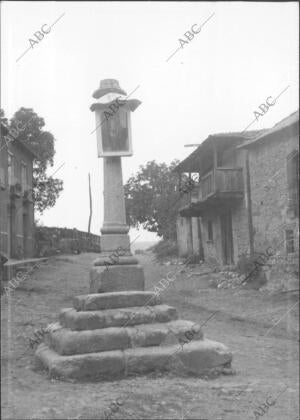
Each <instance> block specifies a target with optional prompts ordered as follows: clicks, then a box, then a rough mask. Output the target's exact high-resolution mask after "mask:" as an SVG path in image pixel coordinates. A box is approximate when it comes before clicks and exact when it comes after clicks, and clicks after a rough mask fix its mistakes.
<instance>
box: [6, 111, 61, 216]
mask: <svg viewBox="0 0 300 420" xmlns="http://www.w3.org/2000/svg"><path fill="white" fill-rule="evenodd" d="M1 122H2V123H3V124H4V125H5V126H6V127H7V128H8V130H9V132H13V133H17V136H16V137H15V138H16V139H18V140H20V141H21V142H23V143H24V144H26V145H28V146H29V148H30V149H31V150H33V151H34V152H35V153H36V154H37V156H38V158H36V159H34V161H33V198H34V205H35V208H36V210H38V211H39V212H40V213H43V212H44V210H45V209H47V208H49V207H53V206H54V205H55V203H56V200H57V198H58V196H59V193H60V192H61V191H62V190H63V181H62V180H60V179H58V178H53V177H52V176H47V174H46V170H47V168H49V167H52V166H53V157H54V155H55V148H54V142H55V139H54V136H53V135H52V134H51V133H50V132H49V131H44V130H43V127H44V126H45V122H44V119H43V118H42V117H39V116H38V115H37V114H36V113H35V112H34V111H33V109H32V108H23V107H22V108H20V109H19V111H17V112H16V113H15V114H14V116H13V117H12V118H11V120H10V121H9V122H8V120H7V118H5V117H4V112H3V110H1ZM20 128H21V129H20ZM11 139H12V140H14V139H13V138H11Z"/></svg>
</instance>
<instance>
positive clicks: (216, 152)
mask: <svg viewBox="0 0 300 420" xmlns="http://www.w3.org/2000/svg"><path fill="white" fill-rule="evenodd" d="M217 167H218V151H217V144H216V142H215V140H213V191H214V192H216V191H217V180H216V168H217Z"/></svg>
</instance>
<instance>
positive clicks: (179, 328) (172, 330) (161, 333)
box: [45, 320, 203, 355]
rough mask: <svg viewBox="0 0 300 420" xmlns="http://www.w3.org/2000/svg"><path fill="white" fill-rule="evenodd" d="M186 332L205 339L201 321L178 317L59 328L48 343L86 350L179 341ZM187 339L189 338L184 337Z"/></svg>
mask: <svg viewBox="0 0 300 420" xmlns="http://www.w3.org/2000/svg"><path fill="white" fill-rule="evenodd" d="M185 334H192V339H202V338H203V334H202V332H201V330H200V327H199V325H197V324H195V323H194V322H192V321H184V320H176V321H170V322H166V323H157V324H141V325H136V326H135V327H124V326H123V327H110V328H102V329H97V330H88V331H72V330H70V329H69V328H60V329H58V330H55V331H51V332H49V334H47V336H46V338H45V339H46V343H47V344H48V345H49V347H51V348H52V349H53V350H55V351H56V352H57V353H59V354H60V355H72V354H84V353H94V352H103V351H108V350H123V349H126V348H132V347H148V346H160V345H169V344H174V343H178V342H179V339H181V340H183V339H184V338H185ZM185 340H186V339H185Z"/></svg>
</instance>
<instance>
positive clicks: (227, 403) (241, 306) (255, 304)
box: [1, 254, 299, 420]
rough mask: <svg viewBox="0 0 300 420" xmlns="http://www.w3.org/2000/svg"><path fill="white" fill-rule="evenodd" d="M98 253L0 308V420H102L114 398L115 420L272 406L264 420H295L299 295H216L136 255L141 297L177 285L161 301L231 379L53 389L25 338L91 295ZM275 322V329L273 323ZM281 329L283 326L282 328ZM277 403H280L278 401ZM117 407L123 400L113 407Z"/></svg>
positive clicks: (221, 415) (49, 275)
mask: <svg viewBox="0 0 300 420" xmlns="http://www.w3.org/2000/svg"><path fill="white" fill-rule="evenodd" d="M95 257H96V255H95V254H81V255H79V256H76V257H75V256H74V257H73V256H72V257H66V258H65V260H59V261H49V262H48V263H47V264H45V265H44V266H43V267H41V268H40V269H39V270H38V271H36V272H35V273H34V274H33V275H32V276H31V278H30V279H28V280H26V282H24V283H22V284H21V285H20V286H19V287H18V288H17V289H16V290H15V291H13V293H12V295H11V297H10V298H7V297H6V296H2V297H1V303H2V308H1V310H2V364H3V365H2V418H3V419H101V418H104V410H107V409H108V406H109V404H110V403H111V402H114V401H115V400H116V399H117V398H123V399H126V398H127V400H126V401H125V402H124V404H123V405H122V406H121V408H120V410H119V411H118V412H117V413H116V414H115V415H113V417H112V418H114V419H182V418H184V419H209V420H221V419H224V420H235V419H238V420H240V419H243V420H244V419H249V420H250V419H255V418H256V417H257V415H255V414H254V411H255V409H256V407H258V406H259V405H262V404H263V403H266V400H267V399H268V397H272V399H270V398H269V399H268V401H273V402H274V400H275V399H276V397H278V396H279V397H278V399H277V400H276V401H275V403H274V404H272V405H270V407H269V408H268V411H267V412H266V413H265V414H263V413H262V414H263V417H264V418H265V419H266V420H267V419H274V420H298V419H299V406H298V393H299V381H298V374H299V370H298V369H299V365H298V359H299V354H298V333H297V331H298V304H297V301H298V299H299V297H298V295H295V294H289V293H286V294H277V295H275V294H273V295H272V294H269V293H267V292H259V291H253V290H243V289H242V290H240V289H234V290H230V289H221V290H220V289H212V288H209V286H208V280H209V278H208V277H207V276H201V277H200V276H198V275H191V274H192V273H193V272H199V268H197V267H195V268H189V269H188V270H185V272H180V270H182V269H183V267H182V266H172V265H169V266H165V265H159V264H157V263H155V262H154V261H153V256H151V255H146V256H141V257H140V256H139V258H140V260H141V263H142V264H143V265H144V268H145V273H146V283H147V287H146V288H147V290H151V289H153V287H154V286H155V285H157V284H158V282H159V280H160V279H161V278H163V276H164V275H165V274H166V273H167V272H168V271H173V272H176V273H177V274H176V280H175V281H174V282H173V283H171V284H170V285H169V287H167V288H166V289H165V290H164V291H163V292H162V297H163V300H164V302H166V303H168V304H170V305H172V306H175V307H176V308H177V309H178V311H179V314H180V317H181V319H189V320H193V321H195V322H198V323H200V324H201V323H204V322H205V321H206V320H207V319H208V318H209V317H210V315H212V314H213V313H215V312H216V313H215V314H214V316H213V317H211V318H210V319H209V321H208V322H207V324H206V325H205V326H204V327H203V331H204V334H205V335H206V336H207V337H208V338H210V339H214V340H217V341H221V342H223V343H224V344H226V345H227V346H228V347H229V348H230V349H231V350H232V351H233V353H234V359H233V367H234V369H235V370H236V374H235V375H226V376H225V375H223V376H219V377H216V378H195V377H184V376H183V375H180V372H179V374H178V375H176V376H175V375H162V376H160V375H155V376H154V375H149V376H146V377H145V376H144V377H136V378H130V379H123V380H119V381H113V382H101V383H71V382H68V383H66V382H60V381H56V380H50V379H49V378H48V376H47V374H46V372H41V371H39V370H37V369H35V367H34V365H33V362H32V360H33V353H34V350H32V349H31V348H30V347H29V338H31V337H33V333H34V330H35V329H39V328H40V327H45V326H46V325H47V324H49V323H51V322H55V321H57V316H58V313H59V311H60V309H61V308H63V307H70V306H71V305H72V298H73V296H75V295H78V294H84V293H87V292H88V271H89V269H90V267H91V263H92V261H93V259H94V258H95ZM279 320H280V321H279ZM278 321H279V322H278ZM281 392H282V394H281V395H280V393H281ZM119 401H120V400H119Z"/></svg>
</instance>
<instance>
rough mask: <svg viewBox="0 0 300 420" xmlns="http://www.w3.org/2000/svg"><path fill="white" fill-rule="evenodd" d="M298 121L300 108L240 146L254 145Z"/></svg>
mask: <svg viewBox="0 0 300 420" xmlns="http://www.w3.org/2000/svg"><path fill="white" fill-rule="evenodd" d="M297 123H299V110H298V111H295V112H293V113H292V114H291V115H289V116H288V117H285V118H283V120H281V121H279V122H278V123H277V124H275V125H274V126H273V127H272V128H269V129H266V130H262V131H263V133H260V134H259V135H257V136H256V137H255V138H254V139H252V140H251V141H248V142H247V143H245V144H242V145H240V146H238V147H239V148H243V147H248V146H249V145H252V144H254V143H256V142H257V141H261V140H262V139H265V138H267V137H268V136H270V135H271V134H273V133H276V132H278V131H280V130H284V129H285V128H287V127H290V126H292V125H294V124H297Z"/></svg>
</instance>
